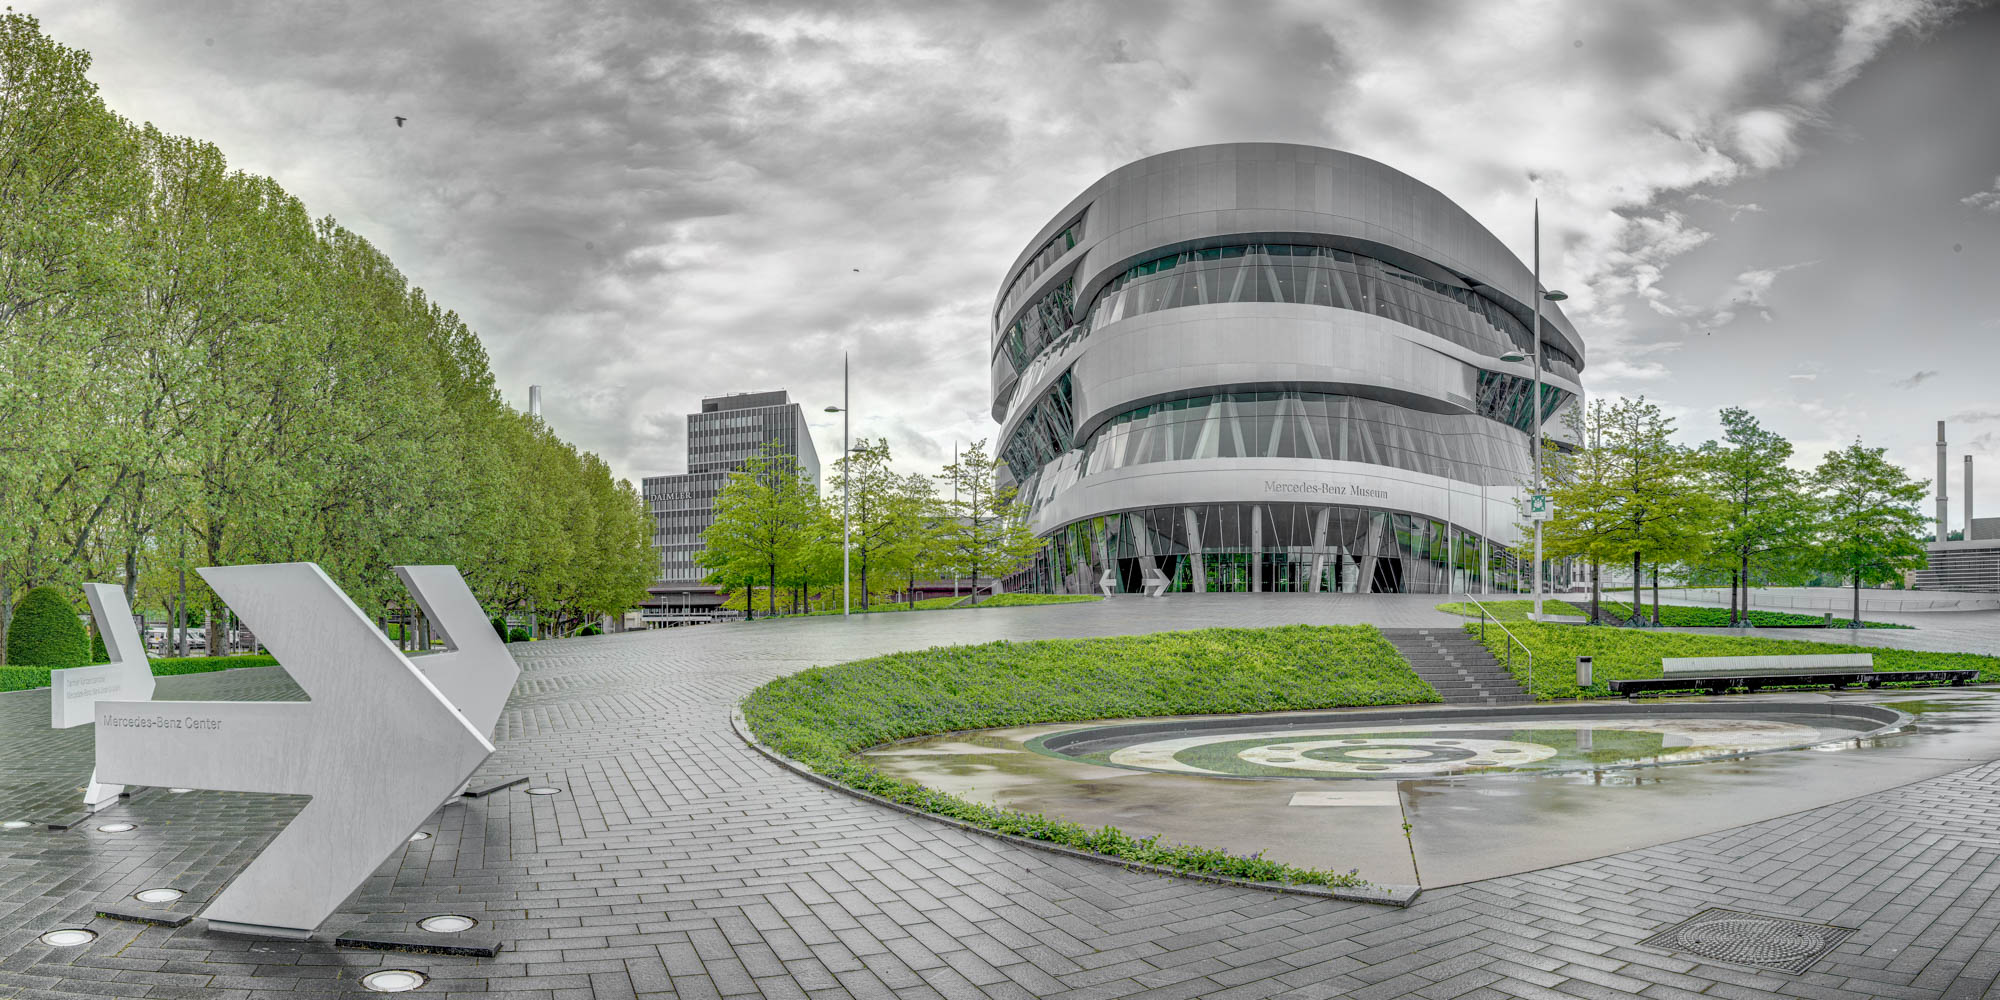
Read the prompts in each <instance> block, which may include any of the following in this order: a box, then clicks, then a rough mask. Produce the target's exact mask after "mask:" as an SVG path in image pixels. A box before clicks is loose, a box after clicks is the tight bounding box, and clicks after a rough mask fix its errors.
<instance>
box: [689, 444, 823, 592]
mask: <svg viewBox="0 0 2000 1000" xmlns="http://www.w3.org/2000/svg"><path fill="white" fill-rule="evenodd" d="M823 517H824V511H823V510H822V509H821V506H820V502H819V497H818V494H817V492H816V490H815V489H814V487H813V484H812V482H811V481H810V480H808V479H807V478H806V477H805V475H804V473H803V470H801V469H800V468H799V464H798V460H797V459H796V458H793V457H792V456H790V455H787V454H785V453H783V452H781V451H779V450H778V449H777V448H776V447H774V446H771V445H766V446H764V447H763V448H762V449H760V450H759V451H758V452H757V454H755V455H752V456H751V457H750V458H749V459H748V460H746V461H745V462H744V463H743V468H741V469H739V470H737V471H734V472H731V473H730V474H729V481H728V482H726V483H724V484H723V486H722V489H720V490H718V491H717V492H716V495H715V522H714V523H713V524H711V525H709V527H708V530H706V531H704V532H702V536H701V538H702V551H701V553H700V554H699V555H698V556H697V557H696V560H695V561H696V565H699V566H701V567H702V568H703V569H705V570H707V571H708V573H707V575H706V576H705V577H704V579H706V580H707V581H708V582H709V583H711V584H713V585H715V586H717V587H722V588H728V589H734V588H736V587H742V586H754V585H757V584H762V585H763V586H765V587H766V588H768V593H767V596H766V600H767V604H766V606H765V612H766V613H767V614H773V615H775V614H777V613H778V593H777V592H778V578H779V577H780V576H785V577H786V578H787V580H788V581H789V580H790V579H792V578H793V574H794V573H795V571H796V568H795V567H794V565H793V561H794V560H800V559H803V558H807V557H810V555H811V553H810V552H809V551H807V550H808V548H809V546H810V544H811V543H812V542H813V541H814V540H815V538H816V532H817V531H818V529H819V528H820V524H821V518H823ZM750 614H751V615H752V616H753V617H754V616H755V611H754V609H752V610H751V611H750Z"/></svg>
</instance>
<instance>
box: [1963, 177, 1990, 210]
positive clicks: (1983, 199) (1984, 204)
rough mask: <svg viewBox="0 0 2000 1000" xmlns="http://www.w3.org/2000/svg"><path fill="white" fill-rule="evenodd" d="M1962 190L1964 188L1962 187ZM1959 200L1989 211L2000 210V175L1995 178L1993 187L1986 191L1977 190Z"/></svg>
mask: <svg viewBox="0 0 2000 1000" xmlns="http://www.w3.org/2000/svg"><path fill="white" fill-rule="evenodd" d="M1960 190H1964V189H1963V188H1960ZM1959 201H1960V202H1962V203H1964V204H1967V205H1971V206H1972V207H1973V208H1978V209H1984V210H1986V211H1988V212H2000V177H1995V178H1993V186H1992V187H1991V188H1989V189H1987V190H1985V191H1975V192H1973V193H1972V194H1969V195H1966V196H1965V197H1963V198H1960V199H1959Z"/></svg>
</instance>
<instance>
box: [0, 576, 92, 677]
mask: <svg viewBox="0 0 2000 1000" xmlns="http://www.w3.org/2000/svg"><path fill="white" fill-rule="evenodd" d="M7 662H8V663H9V664H11V665H14V666H23V667H80V666H83V665H84V664H86V663H89V662H90V636H89V634H88V633H86V632H84V630H83V623H82V622H80V621H78V620H77V617H76V608H74V607H72V606H71V605H70V603H69V599H68V598H67V597H64V596H63V592H62V590H61V589H60V588H57V587H36V588H35V589H33V590H30V591H28V592H27V593H25V594H23V595H21V602H20V603H19V604H16V605H14V621H13V623H12V624H10V625H9V626H8V627H7Z"/></svg>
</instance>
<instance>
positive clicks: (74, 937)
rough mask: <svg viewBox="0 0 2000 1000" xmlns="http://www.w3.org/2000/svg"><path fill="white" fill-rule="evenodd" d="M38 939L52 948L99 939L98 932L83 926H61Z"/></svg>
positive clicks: (72, 946) (71, 945) (73, 945)
mask: <svg viewBox="0 0 2000 1000" xmlns="http://www.w3.org/2000/svg"><path fill="white" fill-rule="evenodd" d="M36 940H39V941H41V942H42V943H43V944H45V945H48V946H50V947H52V948H74V947H76V946H78V945H84V944H89V943H90V942H92V941H95V940H97V932H96V931H93V930H87V929H85V928H82V927H60V928H57V929H56V930H52V931H49V932H48V933H46V934H43V935H42V936H41V937H40V938H37V939H36Z"/></svg>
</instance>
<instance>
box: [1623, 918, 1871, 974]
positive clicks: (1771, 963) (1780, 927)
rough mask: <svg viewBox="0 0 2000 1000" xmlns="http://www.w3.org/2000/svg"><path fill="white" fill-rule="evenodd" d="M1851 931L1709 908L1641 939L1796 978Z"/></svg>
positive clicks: (1652, 944)
mask: <svg viewBox="0 0 2000 1000" xmlns="http://www.w3.org/2000/svg"><path fill="white" fill-rule="evenodd" d="M1853 933H1854V928H1852V927H1832V926H1829V925H1827V924H1809V923H1807V922H1805V921H1803V920H1790V919H1787V918H1785V917H1766V916H1762V915H1760V914H1756V913H1739V912H1737V911H1735V910H1723V909H1711V910H1703V911H1702V912H1700V913H1697V914H1695V915H1694V916H1692V917H1690V918H1688V919H1687V920H1685V921H1683V922H1681V923H1678V924H1675V925H1674V926H1672V927H1669V928H1667V929H1666V930H1663V931H1661V932H1659V933H1658V934H1655V935H1653V936H1652V937H1649V938H1647V939H1645V940H1644V941H1641V942H1639V943H1640V944H1642V945H1646V946H1648V947H1651V948H1659V949H1662V950H1664V951H1677V952H1682V953H1685V954H1689V955H1697V956H1700V957H1702V958H1708V959H1714V960H1715V961H1718V962H1731V963H1734V964H1736V965H1747V966H1750V967H1752V968H1757V969H1769V970H1771V971H1772V972H1783V973H1785V974H1787V975H1793V976H1796V975H1799V974H1801V973H1803V972H1805V971H1806V969H1808V968H1810V967H1811V966H1812V964H1813V963H1814V962H1816V961H1818V960H1819V957H1820V956H1821V955H1824V954H1826V953H1827V952H1829V951H1832V950H1833V949H1834V948H1836V947H1838V946H1839V945H1840V943H1841V942H1842V941H1845V940H1847V936H1848V935H1850V934H1853Z"/></svg>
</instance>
